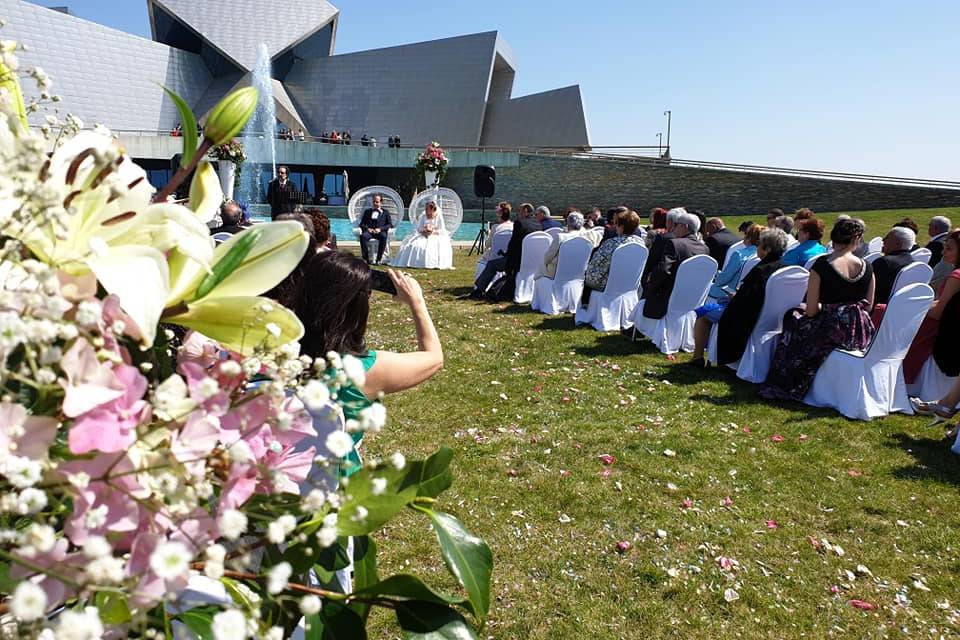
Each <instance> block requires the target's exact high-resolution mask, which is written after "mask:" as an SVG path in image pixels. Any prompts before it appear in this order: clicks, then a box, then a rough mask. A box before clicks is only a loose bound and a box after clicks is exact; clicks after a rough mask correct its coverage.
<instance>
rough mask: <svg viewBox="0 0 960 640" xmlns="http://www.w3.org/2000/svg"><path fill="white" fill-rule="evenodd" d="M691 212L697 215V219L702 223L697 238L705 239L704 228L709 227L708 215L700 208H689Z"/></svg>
mask: <svg viewBox="0 0 960 640" xmlns="http://www.w3.org/2000/svg"><path fill="white" fill-rule="evenodd" d="M687 211H689V212H690V213H692V214H693V215H695V216H697V220H698V221H699V223H700V227H699V229H700V230H699V231H697V240H703V239H704V236H703V233H704V229H706V228H707V215H706V214H705V213H704V212H703V211H701V210H700V209H687Z"/></svg>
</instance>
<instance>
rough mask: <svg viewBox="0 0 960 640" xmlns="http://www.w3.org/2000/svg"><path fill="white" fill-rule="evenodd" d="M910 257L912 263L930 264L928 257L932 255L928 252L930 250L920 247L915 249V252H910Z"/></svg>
mask: <svg viewBox="0 0 960 640" xmlns="http://www.w3.org/2000/svg"><path fill="white" fill-rule="evenodd" d="M910 255H911V256H913V261H914V262H924V263H927V262H930V256H932V255H933V254H932V253H931V252H930V249H927V248H925V247H921V248H919V249H917V250H916V251H911V252H910Z"/></svg>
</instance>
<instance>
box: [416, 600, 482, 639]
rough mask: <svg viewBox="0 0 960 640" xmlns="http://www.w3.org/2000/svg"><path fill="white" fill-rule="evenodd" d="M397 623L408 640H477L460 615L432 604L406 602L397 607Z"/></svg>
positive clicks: (444, 607) (442, 606)
mask: <svg viewBox="0 0 960 640" xmlns="http://www.w3.org/2000/svg"><path fill="white" fill-rule="evenodd" d="M397 622H398V623H399V624H400V628H401V629H403V637H404V638H406V639H407V640H476V638H477V636H476V634H475V633H474V632H473V629H471V628H470V625H468V624H467V621H466V620H464V619H463V616H461V615H460V614H459V613H457V612H456V611H454V610H453V609H451V608H450V607H447V606H444V605H438V604H433V603H432V602H404V603H402V604H400V605H398V606H397Z"/></svg>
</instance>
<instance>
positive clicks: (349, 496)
mask: <svg viewBox="0 0 960 640" xmlns="http://www.w3.org/2000/svg"><path fill="white" fill-rule="evenodd" d="M377 478H383V479H384V480H386V481H387V486H386V488H385V489H384V490H383V492H382V493H380V494H379V495H374V491H373V481H374V480H375V479H377ZM403 480H404V476H403V475H401V474H398V473H397V472H396V471H395V470H390V469H377V470H374V469H364V470H362V471H360V472H358V473H355V474H354V475H352V476H351V477H350V484H348V485H347V487H346V489H345V490H346V499H345V500H344V502H343V505H342V506H341V508H340V511H339V514H338V517H337V531H338V532H339V533H340V535H343V536H365V535H367V534H368V533H372V532H374V531H377V530H378V529H380V528H381V527H383V525H385V524H386V523H387V522H389V521H390V519H391V518H393V517H394V516H395V515H396V514H397V513H399V512H400V510H401V509H403V508H404V507H406V506H407V505H408V504H410V503H411V502H413V501H414V500H415V499H416V497H417V485H416V484H410V485H408V486H404V485H403ZM360 507H363V508H364V509H366V510H367V513H366V516H365V517H364V518H360V517H359V515H358V512H359V508H360Z"/></svg>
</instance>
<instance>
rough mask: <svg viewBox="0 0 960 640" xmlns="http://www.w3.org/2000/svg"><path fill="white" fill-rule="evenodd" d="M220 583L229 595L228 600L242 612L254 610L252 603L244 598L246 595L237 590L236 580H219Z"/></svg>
mask: <svg viewBox="0 0 960 640" xmlns="http://www.w3.org/2000/svg"><path fill="white" fill-rule="evenodd" d="M220 582H222V583H223V586H224V588H225V589H226V590H227V593H228V594H229V595H230V598H231V599H232V600H233V601H234V603H235V604H236V605H237V606H239V607H240V608H241V609H243V610H244V611H252V610H253V609H254V606H253V603H252V602H251V601H250V599H249V598H248V597H247V596H246V593H245V592H244V591H242V590H241V589H240V588H239V586H238V584H239V583H238V582H237V581H236V580H234V579H233V578H220Z"/></svg>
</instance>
